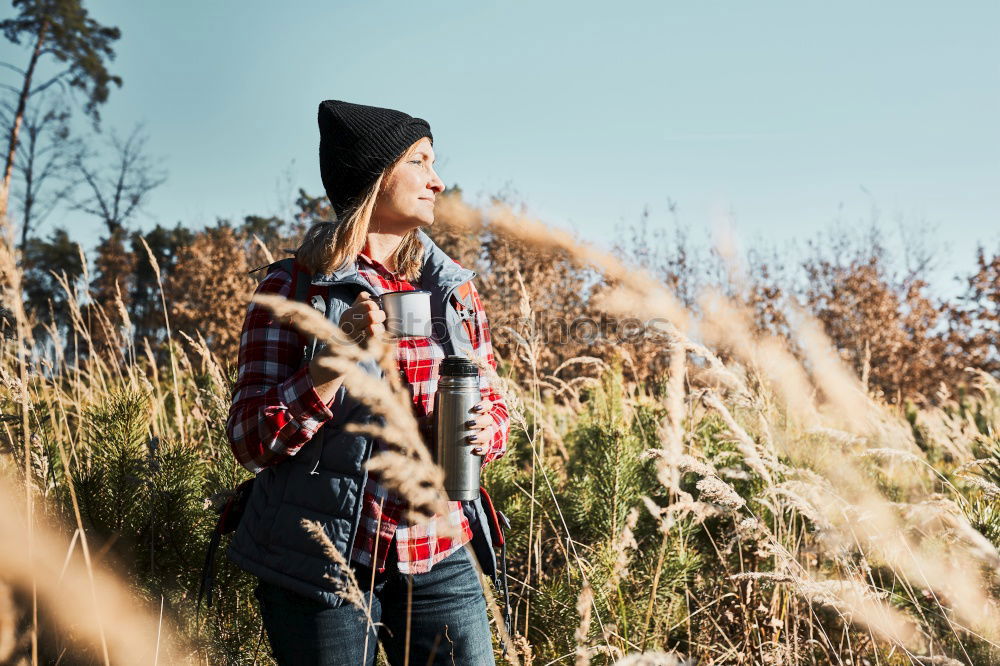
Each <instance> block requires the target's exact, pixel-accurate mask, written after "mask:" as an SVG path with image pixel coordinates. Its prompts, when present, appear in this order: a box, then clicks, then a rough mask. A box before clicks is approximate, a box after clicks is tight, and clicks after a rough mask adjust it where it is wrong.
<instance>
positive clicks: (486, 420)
mask: <svg viewBox="0 0 1000 666" xmlns="http://www.w3.org/2000/svg"><path fill="white" fill-rule="evenodd" d="M492 407H493V403H492V402H490V401H489V400H480V401H479V402H477V403H476V404H475V405H473V406H472V409H470V410H469V413H470V415H471V418H470V419H469V420H468V421H466V422H465V426H466V427H467V428H468V429H469V430H472V431H473V434H471V435H467V436H466V438H465V441H466V442H468V443H469V444H472V445H473V446H474V447H475V448H473V449H472V452H473V453H474V454H476V455H477V456H484V455H486V452H487V451H489V446H488V445H489V443H490V440H491V439H493V428H494V427H496V421H494V420H493V417H492V416H490V409H491V408H492Z"/></svg>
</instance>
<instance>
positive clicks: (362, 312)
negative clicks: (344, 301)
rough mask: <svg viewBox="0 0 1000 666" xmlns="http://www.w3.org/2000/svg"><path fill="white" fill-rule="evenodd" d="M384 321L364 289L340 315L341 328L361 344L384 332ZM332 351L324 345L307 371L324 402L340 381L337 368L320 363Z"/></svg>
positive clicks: (332, 353) (330, 396)
mask: <svg viewBox="0 0 1000 666" xmlns="http://www.w3.org/2000/svg"><path fill="white" fill-rule="evenodd" d="M383 322H385V312H383V311H382V309H381V308H379V306H378V303H377V302H376V301H375V299H373V298H372V295H371V294H369V293H368V292H367V291H362V292H361V293H360V294H358V297H357V298H355V299H354V303H352V304H351V306H350V307H349V308H347V309H346V310H344V313H343V314H342V315H341V316H340V328H341V330H343V331H344V333H346V334H347V336H348V337H349V338H350V339H351V340H352V341H354V342H355V343H356V344H362V343H363V342H365V341H366V340H368V339H370V338H373V337H375V336H377V335H381V334H383V333H385V325H384V323H383ZM334 354H335V352H333V351H331V350H330V349H329V348H327V347H324V348H323V349H322V350H320V352H319V353H317V354H316V356H315V357H313V359H312V361H310V363H309V374H310V375H311V376H312V380H313V384H314V385H315V386H316V390H317V391H318V392H319V394H320V395H321V396H322V397H323V400H324V401H325V402H329V401H330V400H332V399H333V396H334V394H336V392H337V389H338V388H339V387H340V385H341V384H342V382H343V380H342V379H341V377H340V375H339V374H338V373H337V372H335V371H333V370H331V369H329V368H324V367H323V365H322V359H323V357H324V356H328V355H334Z"/></svg>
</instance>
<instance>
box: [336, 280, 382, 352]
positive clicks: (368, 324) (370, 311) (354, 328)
mask: <svg viewBox="0 0 1000 666" xmlns="http://www.w3.org/2000/svg"><path fill="white" fill-rule="evenodd" d="M384 322H385V312H384V311H383V310H382V309H381V308H380V307H379V306H378V302H377V301H376V300H375V299H374V298H372V295H371V294H370V293H368V292H367V291H362V292H361V293H360V294H358V297H357V298H355V299H354V303H352V304H351V307H349V308H347V309H346V310H344V314H342V315H341V316H340V328H341V329H342V330H343V331H344V333H346V334H347V336H348V337H349V338H351V340H353V341H354V342H355V343H356V344H359V345H360V344H361V343H363V342H364V341H366V340H368V339H369V338H373V337H375V336H377V335H381V334H383V333H385V323H384Z"/></svg>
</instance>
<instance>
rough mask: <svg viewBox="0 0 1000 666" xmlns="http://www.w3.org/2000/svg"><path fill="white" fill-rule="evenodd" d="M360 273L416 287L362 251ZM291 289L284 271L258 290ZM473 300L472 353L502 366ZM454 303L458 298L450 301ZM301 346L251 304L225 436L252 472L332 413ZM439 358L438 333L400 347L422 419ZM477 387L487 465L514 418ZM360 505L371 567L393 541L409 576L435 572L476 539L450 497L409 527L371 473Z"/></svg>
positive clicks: (360, 550) (359, 551) (355, 556)
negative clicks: (442, 530)
mask: <svg viewBox="0 0 1000 666" xmlns="http://www.w3.org/2000/svg"><path fill="white" fill-rule="evenodd" d="M358 272H359V273H360V275H361V276H362V277H364V278H365V279H366V280H367V281H368V282H369V283H371V285H372V288H373V291H374V292H375V293H376V294H381V293H383V292H387V291H403V290H410V289H415V288H416V287H415V286H414V285H412V284H411V283H409V282H408V281H406V280H404V279H402V278H400V277H398V276H396V275H395V274H394V273H392V272H391V271H389V270H388V269H387V268H386V267H385V266H383V265H382V264H380V263H378V262H376V261H374V260H372V259H370V258H369V257H368V256H367V255H365V254H364V253H362V254H360V255H358ZM291 292H292V278H291V275H289V274H288V273H287V272H285V271H283V270H276V271H274V272H272V273H271V274H270V275H268V276H267V277H266V278H265V279H264V280H263V281H262V282H261V283H260V284H259V285H258V286H257V291H256V293H259V294H279V295H281V296H285V297H287V298H291V297H292V294H291ZM452 298H453V299H454V296H452ZM472 300H473V303H474V306H475V313H474V317H473V321H474V324H475V325H474V333H475V335H474V336H473V340H472V342H473V346H474V350H475V353H476V355H477V356H478V357H479V358H481V359H483V360H485V362H486V363H488V364H489V365H490V367H492V368H493V369H494V370H495V369H496V359H495V358H494V356H493V347H492V345H491V343H490V332H489V325H488V323H487V320H486V313H485V311H484V309H483V305H482V302H481V301H480V299H479V294H478V292H476V290H475V287H473V288H472ZM453 303H458V302H457V301H456V300H453ZM459 305H460V304H459ZM303 345H304V339H303V338H302V337H301V336H300V335H299V334H298V333H297V332H296V331H295V330H294V329H293V328H291V327H290V326H287V325H282V324H279V323H277V322H276V321H275V320H274V317H273V315H272V314H271V313H270V311H268V310H267V309H266V308H263V307H261V306H258V305H255V304H251V305H250V306H249V308H248V309H247V314H246V319H245V321H244V324H243V332H242V335H241V337H240V349H239V358H238V375H237V380H236V385H235V387H234V390H233V401H232V406H231V407H230V410H229V419H228V422H227V424H226V432H227V434H228V436H229V441H230V444H231V446H232V450H233V453H234V455H235V456H236V459H237V460H238V461H239V462H240V464H241V465H243V466H244V467H246V468H247V469H249V470H250V471H252V472H254V473H257V472H259V471H261V470H262V469H264V468H265V467H267V466H269V465H273V464H276V463H279V462H281V461H282V460H285V459H286V458H287V457H288V456H292V455H295V454H296V453H297V452H298V451H299V450H300V449H301V448H302V447H303V446H304V445H305V444H306V443H307V442H308V441H309V440H310V439H312V437H313V435H315V434H316V432H317V430H319V428H320V427H321V426H322V425H323V424H324V423H326V422H327V421H328V420H330V419H332V418H333V416H334V415H333V412H332V411H331V410H330V407H329V406H328V405H327V404H326V403H324V402H323V400H322V399H321V398H320V396H319V394H317V393H316V390H315V388H314V386H313V383H312V379H311V378H310V376H309V373H308V366H305V365H302V349H303ZM442 358H444V350H443V348H442V347H441V344H440V342H438V341H437V340H436V339H433V338H407V339H402V340H400V341H399V342H398V344H397V350H396V359H397V363H398V366H399V369H400V370H401V371H402V372H403V373H405V377H406V379H407V381H408V382H409V385H410V387H411V389H412V394H413V407H414V413H415V414H416V415H417V416H424V415H427V414H430V413H431V412H432V411H433V409H434V394H435V392H436V391H437V378H438V365H439V363H440V361H441V359H442ZM480 390H481V392H482V396H483V398H484V399H488V400H490V401H491V402H492V403H493V407H492V409H491V410H490V412H489V415H490V416H491V417H492V419H493V421H494V427H493V428H492V433H491V438H490V443H489V445H488V450H487V453H486V455H485V456H484V463H485V462H490V461H492V460H496V459H497V458H499V457H501V456H502V455H503V454H504V453H505V452H506V449H507V435H508V431H509V424H510V420H509V417H508V413H507V407H506V404H505V403H504V401H503V397H502V396H501V395H500V394H499V393H498V392H497V391H496V390H495V388H494V387H493V386H491V385H490V382H489V381H488V379H487V378H486V377H484V376H482V375H481V379H480ZM379 448H381V442H379V441H376V442H375V449H376V451H377V450H378V449H379ZM362 502H363V508H362V515H361V524H360V526H359V528H358V535H357V538H356V539H355V542H354V549H353V550H352V552H351V559H352V560H353V561H355V562H357V563H359V564H363V565H366V566H372V562H373V561H374V562H375V563H376V565H377V566H378V568H379V570H380V571H381V570H384V568H385V563H386V558H387V557H388V554H389V545H390V544H391V543H392V540H393V537H395V543H396V555H397V566H398V568H399V570H400V571H401V572H403V573H423V572H426V571H430V569H431V567H433V565H434V564H435V563H437V562H440V561H441V560H443V559H444V558H445V557H447V556H448V555H450V554H451V553H453V552H455V551H456V550H457V549H459V548H461V547H462V545H464V544H465V543H467V542H468V541H469V540H471V538H472V530H471V528H470V526H469V521H468V519H467V518H466V517H465V514H464V513H463V511H462V504H461V502H449V507H450V509H451V510H450V511H449V513H448V515H447V516H438V517H437V518H436V520H435V521H432V522H431V523H429V524H427V525H423V526H419V525H408V524H407V523H406V521H404V520H403V519H402V515H403V509H404V507H405V500H404V499H403V498H401V497H399V496H397V495H396V494H395V493H391V492H389V491H388V490H387V489H386V488H385V487H383V486H382V485H381V484H379V483H378V482H377V480H376V479H374V478H372V477H369V479H368V483H367V484H366V486H365V490H364V497H363V499H362ZM437 521H448V522H450V523H451V524H453V525H458V526H459V532H460V534H461V535H462V536H461V537H460V538H459V539H457V540H456V539H449V538H446V537H440V536H437V525H438V522H437Z"/></svg>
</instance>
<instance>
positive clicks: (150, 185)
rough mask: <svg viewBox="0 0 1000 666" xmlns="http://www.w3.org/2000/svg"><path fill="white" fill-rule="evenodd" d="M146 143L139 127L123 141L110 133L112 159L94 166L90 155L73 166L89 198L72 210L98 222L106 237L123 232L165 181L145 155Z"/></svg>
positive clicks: (79, 202)
mask: <svg viewBox="0 0 1000 666" xmlns="http://www.w3.org/2000/svg"><path fill="white" fill-rule="evenodd" d="M146 140H147V138H146V135H145V133H144V132H143V129H142V126H141V125H137V126H136V127H135V129H134V130H132V133H131V134H130V135H129V136H128V138H127V139H125V140H122V139H121V138H120V137H118V135H117V134H115V133H114V132H112V135H111V139H110V142H109V143H110V148H111V153H112V157H111V158H110V159H109V161H108V163H106V165H105V166H104V167H97V166H94V164H93V162H94V159H95V158H94V156H92V155H81V156H80V157H79V159H78V160H77V162H76V165H75V167H76V170H77V171H78V172H79V174H80V176H81V177H82V179H83V184H84V185H85V186H86V190H87V191H88V196H87V197H86V198H84V199H81V200H78V201H76V202H75V203H74V205H73V207H74V208H75V209H76V210H80V211H82V212H85V213H87V214H89V215H93V216H95V217H97V218H100V220H101V221H102V222H103V223H104V225H105V227H107V229H108V233H109V234H113V233H114V232H115V231H117V230H119V229H122V228H124V226H125V225H126V224H127V223H128V221H129V220H131V219H132V217H133V216H134V215H135V214H136V213H138V212H139V210H141V208H142V206H143V205H144V204H145V203H146V200H147V199H148V197H149V194H150V193H151V192H152V191H153V190H155V189H156V188H157V187H159V186H160V185H162V184H163V183H165V182H166V180H167V177H166V173H164V172H163V171H162V170H160V169H157V168H156V167H155V163H154V161H153V160H152V159H151V158H150V157H149V156H148V155H147V154H146Z"/></svg>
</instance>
